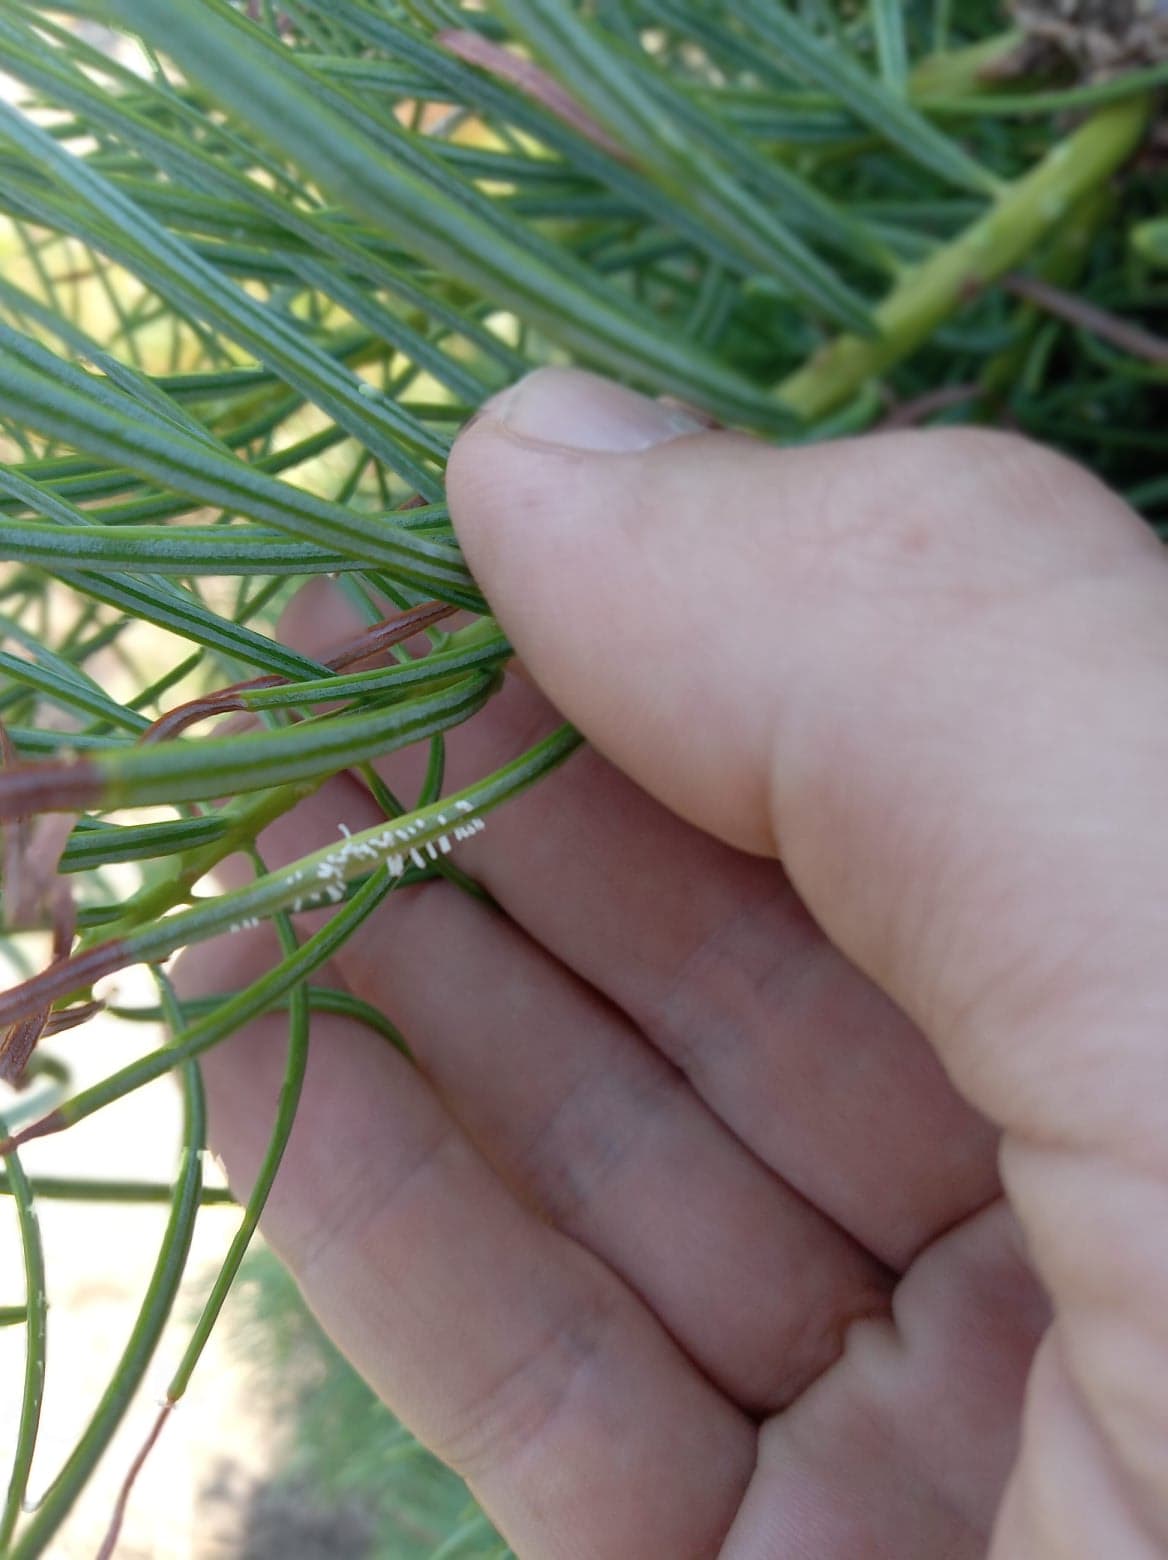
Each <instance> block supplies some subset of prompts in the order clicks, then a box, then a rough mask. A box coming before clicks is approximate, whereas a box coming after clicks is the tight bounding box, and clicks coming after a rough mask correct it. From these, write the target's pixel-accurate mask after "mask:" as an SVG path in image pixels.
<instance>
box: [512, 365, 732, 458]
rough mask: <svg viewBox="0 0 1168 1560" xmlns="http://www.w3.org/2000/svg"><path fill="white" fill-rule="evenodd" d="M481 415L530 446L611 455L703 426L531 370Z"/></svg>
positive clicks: (589, 379)
mask: <svg viewBox="0 0 1168 1560" xmlns="http://www.w3.org/2000/svg"><path fill="white" fill-rule="evenodd" d="M483 415H484V416H485V417H490V418H494V419H495V420H496V421H498V422H501V423H502V424H503V425H504V427H506V428H507V430H508V431H509V432H510V433H512V434H514V435H515V436H516V437H517V438H520V439H525V440H529V441H530V442H531V443H533V444H547V445H553V446H558V447H559V448H560V449H566V450H594V451H596V452H597V453H600V452H604V453H606V454H610V455H621V454H633V453H634V452H635V451H637V450H647V449H651V448H652V446H653V445H654V444H664V443H665V442H666V441H667V440H669V439H680V438H684V437H685V435H686V434H689V433H701V432H702V431H703V430H704V429H705V427H706V426H707V425H706V424H704V423H702V422H699V421H698V419H697V418H696V417H693V416H691V414H690V413H689V412H687V411H685V410H684V409H683V408H681V407H679V406H669V405H664V404H662V402H660V401H654V400H651V399H650V397H648V396H645V395H638V394H637V392H636V391H635V390H626V389H625V388H624V386H623V385H614V384H613V383H612V382H611V381H610V380H608V379H602V378H601V377H600V376H599V375H598V374H587V373H584V372H583V371H582V370H580V369H571V368H538V369H536V371H535V372H534V373H533V374H528V376H527V378H526V379H521V380H520V381H519V383H518V384H517V385H512V386H511V388H510V389H509V390H504V391H503V392H502V393H501V394H500V395H497V396H495V397H494V398H493V399H492V400H490V401H488V402H487V404H486V406H485V407H484V408H483Z"/></svg>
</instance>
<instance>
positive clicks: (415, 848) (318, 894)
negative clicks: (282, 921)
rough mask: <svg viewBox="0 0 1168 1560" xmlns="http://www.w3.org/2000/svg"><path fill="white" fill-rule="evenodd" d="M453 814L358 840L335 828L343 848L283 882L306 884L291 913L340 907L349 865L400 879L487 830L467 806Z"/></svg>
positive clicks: (234, 927)
mask: <svg viewBox="0 0 1168 1560" xmlns="http://www.w3.org/2000/svg"><path fill="white" fill-rule="evenodd" d="M453 811H454V813H455V815H456V816H455V817H454V818H453V819H452V818H449V817H447V815H446V814H445V813H438V814H437V815H436V816H432V817H429V818H415V819H414V821H413V822H412V823H406V824H400V825H393V824H391V825H389V826H388V827H387V828H384V829H382V830H381V832H380V833H379V834H368V835H365V836H360V835H358V836H357V837H356V838H354V837H353V835H352V833H351V832H350V830H349V828H348V826H347V825H346V824H343V823H339V824H338V825H337V828H338V829H339V830H340V832H341V836H342V838H341V843H340V844H339V845H337V846H334V848H333V849H332V850H330V851H329V853H328V855H327V856H325V857H324V859H323V860H321V861H319V862H317V864H316V867H315V868H314V869H311V870H310V869H309V868H307V867H302V868H300V870H299V871H297V872H294V873H293V874H292V876H291V877H290V878H287V879H286V880H285V881H286V882H287V883H289V884H293V883H298V882H301V881H303V882H304V883H305V889H304V891H303V892H301V893H299V894H297V896H296V898H295V899H294V900H293V901H292V913H293V914H294V915H297V914H299V913H300V911H301V910H312V909H316V908H318V907H319V906H321V905H324V904H334V905H335V904H339V903H340V901H341V900H342V899H343V898H344V897H345V883H346V881H347V873H346V871H345V868H346V867H347V865H348V864H349V862H351V861H365V862H368V863H369V865H370V866H377V865H378V864H383V865H384V866H386V867H387V868H388V870H389V874H390V876H391V877H401V876H403V874H404V873H405V871H406V868H407V867H408V866H410V865H413V866H415V867H425V866H426V864H427V857H428V858H429V859H430V861H437V860H438V857H439V855H443V856H446V855H449V854H450V850H451V847H452V845H453V844H455V843H456V842H457V841H459V840H469V839H472V838H473V837H474V835H476V834H480V833H481V832H482V831H483V829H485V828H486V823H485V822H484V820H483V819H482V818H476V817H473V816H472V814H473V812H474V809H473V808H472V807H471V805H470V803H469V802H455V803H454V804H453ZM435 825H437V827H438V828H440V829H442V831H443V832H442V833H441V834H437V835H435V836H434V838H433V839H429V840H425V841H420V840H419V839H418V835H419V834H426V833H428V832H429V831H430V830H432V829H433V828H434V827H435ZM259 924H260V921H259V918H258V917H257V916H249V917H248V918H247V919H245V920H242V921H233V922H232V924H231V925H230V926H229V927H228V928H227V930H228V931H229V932H244V931H248V930H249V929H250V928H252V927H254V926H259Z"/></svg>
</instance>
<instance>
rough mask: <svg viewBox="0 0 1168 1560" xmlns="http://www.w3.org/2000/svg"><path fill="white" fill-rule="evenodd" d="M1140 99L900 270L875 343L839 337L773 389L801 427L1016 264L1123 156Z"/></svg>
mask: <svg viewBox="0 0 1168 1560" xmlns="http://www.w3.org/2000/svg"><path fill="white" fill-rule="evenodd" d="M1149 106H1150V101H1149V99H1148V98H1146V97H1140V98H1134V99H1130V100H1128V101H1125V102H1122V103H1116V104H1114V105H1111V106H1109V107H1107V108H1105V109H1102V110H1100V112H1099V113H1097V114H1095V115H1093V116H1092V117H1091V118H1090V119H1089V120H1088V121H1087V122H1086V123H1085V124H1084V125H1082V126H1081V127H1080V128H1079V129H1078V130H1077V131H1076V132H1075V133H1074V134H1073V135H1071V136H1068V137H1067V138H1066V139H1065V140H1063V141H1060V142H1059V144H1058V145H1057V146H1055V147H1054V148H1053V149H1052V150H1051V151H1050V152H1049V153H1048V155H1047V156H1046V157H1044V158H1043V160H1042V162H1040V163H1039V164H1038V166H1037V167H1036V168H1034V169H1032V170H1031V172H1030V173H1028V174H1025V175H1024V176H1023V177H1022V178H1020V179H1017V180H1015V181H1014V183H1012V184H1009V185H1007V186H1006V187H1005V189H1004V190H1003V191H1002V193H1001V195H1000V196H999V197H998V199H997V200H996V201H995V203H994V205H993V207H992V208H991V209H990V210H989V211H988V212H987V213H986V215H985V216H984V217H982V218H980V219H979V220H978V221H977V222H975V223H973V225H972V226H971V227H969V228H967V229H966V230H965V232H964V233H962V234H961V235H960V236H959V237H958V238H956V239H954V240H953V242H952V243H950V244H947V245H945V246H944V247H943V248H941V249H939V250H938V251H937V253H936V254H934V255H931V256H930V257H929V259H928V260H925V261H924V262H923V263H922V264H921V265H918V266H914V267H913V268H912V269H911V270H910V271H907V272H906V273H905V275H904V277H903V279H902V280H901V281H900V282H899V283H898V284H897V286H896V287H895V288H894V289H893V291H892V292H891V293H890V294H889V295H888V297H887V298H886V299H885V300H884V302H883V303H882V304H881V305H880V306H879V308H878V309H877V310H876V311H875V316H874V318H875V321H876V325H877V328H878V331H879V335H878V336H877V337H876V338H875V339H868V338H863V337H860V336H850V335H848V336H839V337H837V338H836V340H835V341H833V342H831V343H830V345H828V346H826V347H824V348H823V349H822V351H820V352H818V353H817V354H816V355H815V356H814V357H813V358H812V359H811V360H810V361H809V362H808V363H806V364H805V365H804V366H803V367H802V368H800V369H798V370H797V371H796V372H795V373H794V374H792V375H791V376H790V377H789V378H788V379H786V380H785V381H784V382H783V384H782V385H780V387H779V400H780V401H781V402H782V404H783V405H784V406H786V407H787V408H789V410H791V411H792V412H794V413H795V415H796V416H797V417H799V418H800V419H803V420H805V421H812V420H814V419H815V418H818V417H823V416H826V414H827V413H828V412H831V411H833V410H834V409H835V408H836V407H837V406H839V405H841V404H842V403H843V402H845V401H847V400H848V399H849V398H850V397H851V396H854V395H855V394H856V392H857V390H859V389H860V387H861V386H862V385H863V384H864V383H865V382H866V381H868V380H869V379H874V378H876V377H877V376H878V375H879V374H882V373H883V372H884V371H885V370H886V369H887V368H889V367H891V366H892V364H894V363H897V362H899V361H900V360H901V359H902V358H904V357H907V356H908V354H909V353H910V352H912V351H914V350H915V349H916V348H917V347H919V346H920V345H921V344H922V343H923V342H925V341H927V340H928V338H929V337H930V336H931V335H932V334H933V332H934V331H935V330H936V328H937V326H938V325H939V324H940V323H941V321H942V320H944V319H946V318H947V317H948V316H949V315H950V314H952V313H953V312H954V311H955V310H956V309H958V308H959V307H960V306H961V304H962V303H964V302H965V301H966V300H967V299H968V298H970V297H971V296H973V295H975V294H976V293H977V292H979V291H980V290H981V288H983V287H984V286H985V285H986V284H987V283H988V282H992V281H993V280H995V279H996V278H997V277H999V276H1001V275H1002V274H1003V272H1005V271H1009V270H1012V269H1013V268H1014V267H1015V266H1017V265H1019V264H1021V262H1022V261H1023V260H1025V259H1026V257H1027V256H1028V255H1029V254H1030V252H1031V251H1032V250H1033V249H1034V247H1035V245H1036V244H1037V243H1038V242H1039V241H1040V240H1041V239H1042V238H1043V237H1044V236H1045V235H1046V233H1048V232H1049V231H1050V229H1051V228H1052V227H1054V225H1055V224H1056V223H1058V222H1059V221H1061V220H1062V219H1063V217H1064V216H1065V215H1066V213H1067V212H1068V211H1069V210H1070V208H1071V207H1072V206H1073V205H1075V204H1076V202H1078V201H1079V200H1081V199H1082V198H1083V196H1084V195H1086V194H1087V193H1088V192H1089V191H1090V190H1092V189H1096V188H1098V187H1099V186H1101V185H1102V184H1103V183H1104V181H1105V180H1106V179H1108V178H1109V177H1110V176H1111V174H1112V173H1114V172H1115V170H1116V169H1117V168H1118V167H1119V166H1120V165H1121V164H1122V163H1123V162H1124V161H1125V160H1126V159H1127V158H1128V157H1129V156H1130V155H1131V153H1132V151H1133V150H1134V149H1135V147H1136V146H1137V145H1138V144H1139V140H1140V136H1141V135H1142V134H1143V131H1144V127H1145V125H1146V124H1147V120H1148V112H1149Z"/></svg>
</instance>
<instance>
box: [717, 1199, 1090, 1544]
mask: <svg viewBox="0 0 1168 1560" xmlns="http://www.w3.org/2000/svg"><path fill="white" fill-rule="evenodd" d="M1048 1319H1049V1307H1048V1305H1047V1302H1046V1299H1045V1296H1044V1295H1043V1294H1042V1293H1041V1290H1040V1288H1039V1286H1038V1284H1037V1283H1036V1281H1035V1279H1034V1277H1033V1275H1032V1274H1031V1273H1030V1272H1029V1271H1028V1270H1027V1269H1026V1266H1025V1264H1024V1263H1023V1261H1022V1258H1021V1254H1020V1251H1019V1249H1018V1244H1017V1241H1016V1238H1015V1234H1014V1231H1013V1227H1012V1219H1011V1217H1010V1215H1009V1214H1008V1212H1007V1211H1006V1210H1005V1208H1004V1207H1003V1205H1002V1204H1001V1203H998V1204H996V1205H995V1206H994V1207H992V1208H989V1209H987V1210H985V1211H984V1212H983V1213H981V1214H979V1215H977V1217H975V1218H973V1219H971V1220H968V1221H967V1222H966V1223H965V1224H964V1225H963V1226H962V1227H961V1228H960V1229H958V1230H955V1231H954V1232H953V1233H952V1234H950V1235H948V1236H946V1237H945V1238H944V1239H943V1240H941V1241H938V1242H937V1243H936V1244H935V1245H934V1246H933V1247H932V1248H931V1249H930V1250H929V1251H928V1252H927V1253H926V1254H925V1255H924V1256H923V1257H922V1258H921V1259H920V1261H918V1262H917V1263H916V1264H914V1266H913V1268H912V1271H911V1272H910V1273H909V1274H908V1276H907V1277H906V1278H905V1279H904V1281H903V1282H902V1283H901V1285H900V1287H899V1288H898V1290H897V1292H896V1297H895V1304H894V1310H893V1315H892V1317H891V1318H887V1319H884V1318H881V1319H876V1318H874V1319H872V1320H871V1321H869V1322H866V1323H862V1324H861V1325H860V1326H858V1327H856V1328H855V1329H853V1332H852V1335H851V1337H850V1339H849V1342H848V1349H847V1352H846V1354H845V1355H844V1356H843V1358H842V1359H841V1360H840V1361H839V1362H838V1364H836V1365H835V1366H834V1367H833V1368H832V1369H831V1370H830V1371H828V1372H827V1373H826V1374H825V1375H824V1376H823V1377H822V1378H821V1380H819V1381H818V1382H816V1383H815V1385H814V1386H813V1387H812V1388H811V1390H810V1391H809V1392H807V1393H806V1394H805V1395H804V1397H803V1398H801V1399H800V1401H799V1402H798V1403H797V1404H796V1405H795V1406H794V1407H793V1408H792V1409H791V1410H790V1411H789V1412H787V1413H786V1414H782V1415H780V1416H778V1417H777V1418H775V1419H773V1420H771V1421H770V1422H769V1423H767V1424H766V1425H764V1426H763V1428H762V1431H761V1435H760V1441H759V1460H758V1465H757V1467H756V1470H755V1475H754V1478H753V1479H752V1480H751V1485H750V1489H749V1490H748V1492H747V1495H746V1499H745V1500H744V1502H743V1504H742V1508H741V1510H740V1512H739V1514H738V1517H737V1518H736V1520H735V1523H734V1526H733V1528H732V1529H731V1530H730V1533H729V1534H728V1535H727V1539H726V1543H725V1545H724V1547H723V1549H722V1551H721V1560H755V1557H756V1556H758V1555H782V1556H784V1557H787V1556H790V1557H792V1560H796V1557H797V1560H852V1557H854V1556H857V1555H865V1556H867V1555H872V1556H876V1555H895V1556H896V1557H897V1560H936V1557H937V1556H939V1555H944V1556H946V1557H947V1560H948V1557H952V1560H984V1556H985V1554H986V1551H987V1549H988V1547H989V1535H990V1530H991V1527H992V1524H993V1520H994V1513H995V1512H996V1510H997V1507H998V1503H999V1499H1000V1496H1001V1492H1002V1489H1003V1487H1004V1485H1005V1484H1006V1480H1007V1477H1008V1474H1009V1471H1010V1466H1011V1463H1012V1462H1013V1460H1014V1458H1015V1456H1016V1454H1017V1450H1018V1420H1019V1415H1020V1412H1021V1408H1022V1399H1023V1392H1024V1389H1025V1382H1026V1373H1027V1368H1028V1366H1029V1364H1030V1360H1031V1358H1032V1356H1033V1353H1034V1347H1035V1343H1036V1341H1037V1339H1038V1337H1039V1334H1040V1333H1041V1331H1042V1329H1043V1328H1044V1327H1045V1326H1046V1324H1047V1321H1048ZM1113 1552H1115V1553H1118V1552H1117V1551H1112V1550H1111V1549H1109V1548H1108V1546H1107V1545H1106V1544H1103V1545H1102V1547H1100V1548H1098V1549H1092V1550H1086V1551H1084V1553H1090V1554H1103V1553H1107V1554H1108V1555H1110V1554H1112V1553H1113ZM1006 1553H1009V1554H1010V1556H1011V1560H1014V1557H1017V1560H1021V1557H1022V1556H1026V1557H1027V1560H1039V1557H1046V1556H1053V1555H1055V1554H1062V1553H1064V1551H1063V1550H1060V1549H1058V1548H1057V1547H1055V1546H1052V1547H1049V1548H1044V1547H1041V1546H1038V1545H1034V1546H1031V1547H1025V1548H1018V1549H1016V1550H1012V1551H1003V1552H1002V1554H1003V1560H1004V1556H1005V1554H1006Z"/></svg>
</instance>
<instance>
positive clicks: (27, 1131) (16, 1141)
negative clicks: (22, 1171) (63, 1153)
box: [0, 1110, 69, 1159]
mask: <svg viewBox="0 0 1168 1560" xmlns="http://www.w3.org/2000/svg"><path fill="white" fill-rule="evenodd" d="M68 1125H69V1123H68V1122H67V1121H66V1120H65V1118H64V1116H63V1115H62V1114H61V1112H60V1111H59V1110H51V1111H50V1112H49V1114H48V1115H47V1116H42V1117H41V1119H40V1120H39V1121H30V1122H29V1124H28V1126H27V1127H21V1129H20V1131H19V1132H14V1133H13V1134H12V1136H11V1137H9V1138H5V1139H4V1141H3V1142H2V1143H0V1159H7V1158H8V1156H9V1154H14V1153H15V1152H16V1150H17V1149H18V1148H23V1147H24V1145H25V1144H26V1143H31V1142H32V1140H33V1138H42V1137H51V1136H52V1134H53V1133H54V1132H64V1130H65V1128H66V1127H67V1126H68Z"/></svg>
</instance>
